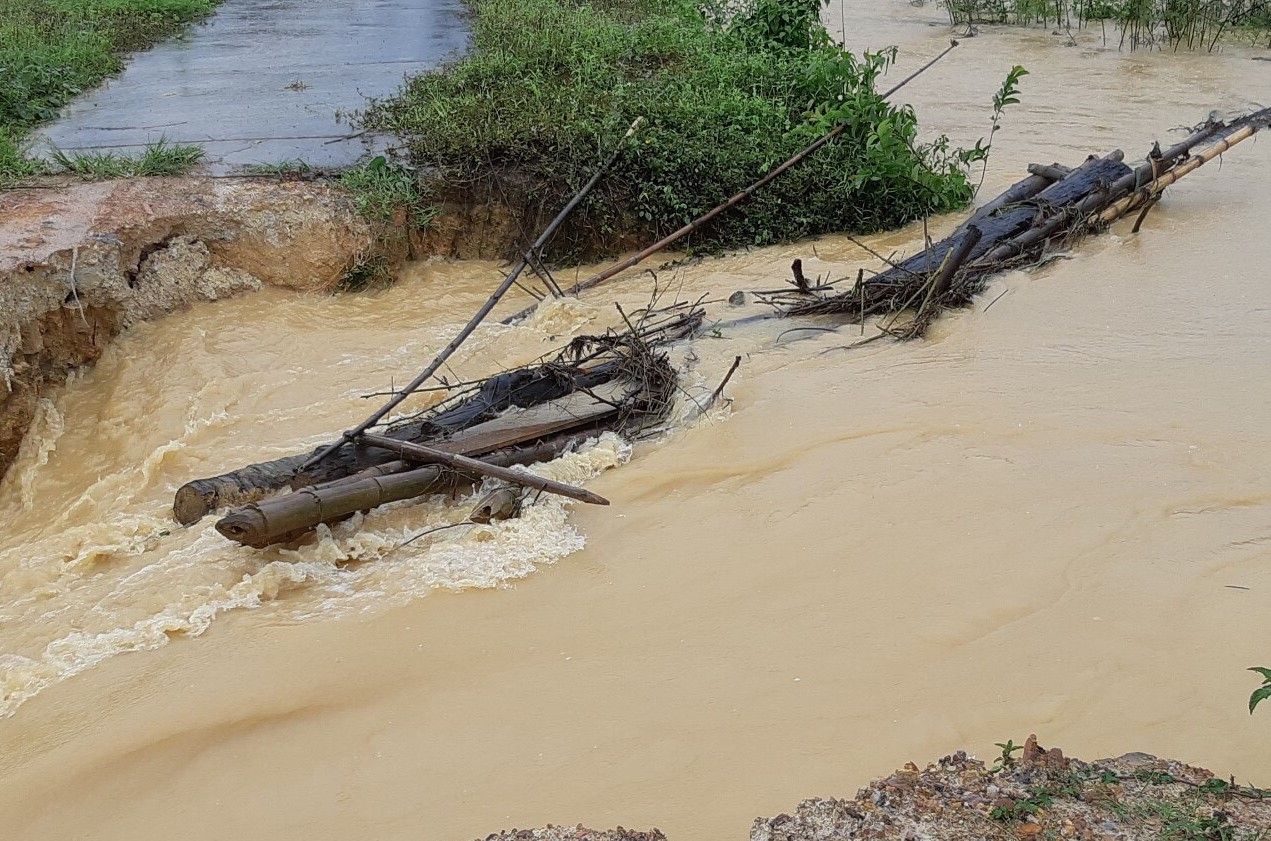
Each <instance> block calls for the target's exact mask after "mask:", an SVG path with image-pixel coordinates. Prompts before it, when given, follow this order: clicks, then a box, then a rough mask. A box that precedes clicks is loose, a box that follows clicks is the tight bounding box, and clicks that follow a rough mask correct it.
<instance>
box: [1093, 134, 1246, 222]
mask: <svg viewBox="0 0 1271 841" xmlns="http://www.w3.org/2000/svg"><path fill="white" fill-rule="evenodd" d="M1257 133H1258V126H1256V125H1248V126H1245V127H1244V128H1241V129H1238V130H1237V131H1235V132H1232V133H1231V134H1229V135H1227V136H1226V137H1224V138H1223V139H1221V140H1219V141H1218V142H1217V143H1215V144H1214V145H1212V146H1207V147H1205V148H1204V149H1202V150H1201V151H1199V152H1197V153H1196V154H1195V155H1193V156H1192V157H1190V158H1188V159H1187V160H1186V161H1184V162H1183V163H1181V164H1179V165H1178V166H1176V167H1174V168H1173V169H1171V170H1169V171H1168V172H1164V173H1162V174H1161V175H1160V176H1158V177H1157V178H1156V179H1155V180H1153V181H1152V182H1150V183H1148V184H1145V185H1144V186H1143V187H1142V188H1141V189H1138V190H1135V191H1134V192H1133V193H1131V194H1130V195H1128V196H1126V197H1125V198H1123V199H1120V200H1119V201H1116V202H1113V203H1112V204H1111V205H1109V206H1108V207H1106V208H1104V210H1103V211H1102V212H1101V213H1100V214H1099V215H1098V217H1096V218H1097V219H1098V221H1100V222H1102V223H1104V224H1107V223H1109V222H1114V221H1116V220H1117V219H1119V218H1121V217H1122V216H1124V215H1125V214H1127V213H1129V212H1130V211H1132V210H1134V209H1135V208H1137V207H1138V206H1140V205H1141V204H1143V202H1145V201H1148V200H1150V199H1152V198H1153V197H1155V196H1158V195H1160V193H1161V191H1162V190H1164V189H1165V188H1166V187H1168V186H1169V185H1171V184H1173V183H1174V182H1175V181H1177V180H1178V179H1180V178H1182V177H1183V176H1184V175H1187V174H1188V173H1189V172H1195V171H1196V170H1197V169H1200V168H1201V167H1202V166H1204V165H1205V164H1207V163H1209V162H1210V161H1212V160H1213V159H1214V158H1216V157H1218V156H1219V155H1221V154H1222V153H1223V152H1226V151H1227V150H1228V149H1230V148H1231V147H1232V146H1235V145H1236V144H1237V143H1240V142H1241V141H1243V140H1248V139H1249V138H1250V137H1253V136H1254V135H1255V134H1257Z"/></svg>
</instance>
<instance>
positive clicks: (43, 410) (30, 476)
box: [18, 397, 66, 511]
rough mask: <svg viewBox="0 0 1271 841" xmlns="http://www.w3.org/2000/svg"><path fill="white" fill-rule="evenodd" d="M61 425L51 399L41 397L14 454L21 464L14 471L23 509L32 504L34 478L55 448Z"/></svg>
mask: <svg viewBox="0 0 1271 841" xmlns="http://www.w3.org/2000/svg"><path fill="white" fill-rule="evenodd" d="M65 429H66V424H65V422H64V420H63V418H62V415H61V413H60V412H58V410H57V407H56V406H54V405H53V401H52V400H49V399H47V398H45V397H41V398H40V400H39V402H38V403H37V405H36V410H35V419H34V420H33V421H32V423H31V427H30V430H29V431H28V432H27V435H26V438H24V439H23V441H22V446H21V448H20V452H19V454H18V463H20V464H21V465H22V468H21V471H20V472H19V473H18V496H19V498H20V499H21V500H22V508H23V510H26V511H29V510H31V506H33V505H34V504H35V478H36V476H37V475H38V474H39V470H40V468H41V467H43V466H44V465H46V464H48V463H49V454H50V453H52V452H53V451H54V450H55V449H57V439H58V438H60V437H62V432H64V431H65Z"/></svg>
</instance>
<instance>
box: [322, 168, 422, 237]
mask: <svg viewBox="0 0 1271 841" xmlns="http://www.w3.org/2000/svg"><path fill="white" fill-rule="evenodd" d="M340 184H341V185H342V186H343V187H344V189H346V190H348V191H349V192H350V193H351V194H352V195H353V199H354V203H355V204H356V205H357V209H358V212H359V213H361V214H362V216H363V217H364V218H366V219H367V220H368V221H370V222H372V223H379V224H387V223H389V222H392V221H393V219H394V217H395V216H396V215H397V214H398V213H405V215H406V216H405V218H406V221H409V222H410V223H411V224H413V225H414V226H415V227H418V228H423V227H425V226H427V225H428V223H429V222H431V221H432V220H433V219H434V218H436V216H437V208H436V207H434V206H433V205H431V204H430V203H429V202H428V195H427V190H426V189H425V188H424V187H423V185H421V184H420V183H419V180H418V179H417V178H416V177H415V172H414V170H413V169H412V168H411V167H410V166H408V165H406V164H401V163H395V162H392V161H389V160H388V159H387V158H386V157H384V156H383V155H378V156H376V157H374V158H372V159H371V160H370V161H368V162H367V163H365V164H363V165H361V166H359V167H355V168H353V169H349V170H346V171H345V172H344V174H343V175H342V176H340Z"/></svg>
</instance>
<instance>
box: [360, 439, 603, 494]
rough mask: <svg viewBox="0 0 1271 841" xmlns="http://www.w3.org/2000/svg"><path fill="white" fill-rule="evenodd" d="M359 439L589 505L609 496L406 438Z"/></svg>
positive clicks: (408, 456) (416, 458) (409, 457)
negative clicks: (403, 439) (426, 445)
mask: <svg viewBox="0 0 1271 841" xmlns="http://www.w3.org/2000/svg"><path fill="white" fill-rule="evenodd" d="M361 439H362V440H363V441H365V442H366V443H367V444H370V445H371V446H373V447H381V448H383V449H385V450H388V451H389V452H392V453H396V454H397V455H399V456H401V457H402V458H404V459H406V460H407V461H417V462H422V463H424V464H442V465H445V466H447V467H452V468H454V469H455V470H462V471H465V472H470V473H479V474H480V475H482V476H489V477H491V478H494V479H502V480H503V481H505V482H510V483H512V484H514V485H520V486H521V487H525V488H535V489H537V490H541V491H547V492H548V493H554V494H558V495H560V496H564V497H569V498H570V499H576V500H578V501H579V502H587V503H590V504H592V505H608V504H609V500H607V499H605V498H604V497H603V496H600V495H599V494H594V493H592V492H591V491H588V490H585V489H583V488H576V487H574V486H573V485H566V484H564V483H563V482H556V481H553V480H551V479H544V478H543V477H542V476H535V475H534V474H532V473H523V472H521V471H518V470H509V469H508V468H506V467H497V466H495V465H492V464H486V463H485V462H481V461H477V460H476V459H474V458H468V457H467V456H461V455H455V454H454V453H446V452H442V451H441V450H437V449H433V448H432V447H425V446H423V445H422V444H411V443H409V442H406V441H397V440H395V439H393V438H385V437H384V436H383V435H373V434H372V433H370V432H364V433H362V436H361Z"/></svg>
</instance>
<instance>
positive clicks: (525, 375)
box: [172, 361, 618, 526]
mask: <svg viewBox="0 0 1271 841" xmlns="http://www.w3.org/2000/svg"><path fill="white" fill-rule="evenodd" d="M617 370H618V364H617V363H616V362H614V361H606V362H602V363H600V364H598V365H595V366H593V367H592V368H590V369H586V370H584V369H581V368H579V369H577V371H576V372H575V375H574V376H572V377H571V376H565V375H564V374H565V373H567V372H565V371H563V370H562V369H560V368H554V369H547V368H546V367H544V366H538V367H535V368H522V369H518V370H515V371H508V372H506V373H503V374H499V375H497V376H495V377H491V378H490V379H488V380H486V381H485V383H484V384H483V385H482V387H481V390H480V392H478V394H477V395H476V396H474V397H472V398H471V399H469V400H466V401H464V402H463V403H461V404H460V405H458V406H456V407H455V408H453V409H451V410H449V411H447V412H444V413H442V414H441V415H438V416H436V417H434V418H431V419H429V420H426V421H420V422H417V423H412V424H407V425H405V426H403V427H401V428H400V429H394V430H390V431H389V432H387V433H385V434H386V435H387V436H388V437H390V438H399V439H401V440H403V441H414V442H417V443H434V442H438V441H441V440H443V439H444V438H445V437H446V436H447V435H448V434H451V433H452V432H453V431H455V430H460V429H463V428H464V427H466V426H473V425H475V424H477V423H479V422H481V421H482V419H484V418H488V417H493V416H495V415H497V414H499V413H501V412H504V411H506V410H508V409H510V408H513V407H528V406H534V405H538V404H540V403H544V402H548V401H551V400H555V399H559V398H561V397H564V396H566V395H567V394H569V393H570V392H571V391H573V390H574V389H575V388H579V387H582V388H597V387H599V386H601V385H603V384H604V383H606V382H608V381H609V380H610V379H611V378H612V377H613V375H614V374H615V373H616V372H617ZM505 446H506V445H505ZM490 449H495V447H490ZM316 452H317V451H316V450H315V451H313V452H312V453H303V454H300V455H294V456H286V457H284V458H280V459H274V460H273V461H266V462H261V463H259V464H249V465H248V466H246V467H243V468H239V469H238V470H233V471H230V472H229V473H224V474H221V475H220V476H213V477H210V478H207V479H195V480H194V481H191V482H187V483H186V484H184V485H182V486H181V487H180V488H179V489H178V490H177V492H176V497H175V499H174V500H173V505H172V514H173V517H174V518H175V519H176V521H177V522H178V523H180V524H181V525H184V526H188V525H191V524H192V523H196V522H198V521H199V520H200V519H202V518H203V517H204V516H206V515H207V514H209V513H211V512H212V511H215V510H216V509H217V508H222V507H224V506H227V505H242V504H244V503H247V502H252V501H255V500H258V499H263V498H264V497H265V496H267V495H268V494H271V493H275V492H277V491H280V490H283V489H285V488H289V487H307V486H310V485H317V484H321V483H323V482H330V481H333V480H338V479H343V478H345V477H348V476H351V475H353V474H355V473H358V472H360V471H363V470H366V469H368V468H371V467H374V466H375V465H377V464H380V463H383V462H386V461H391V460H392V457H391V456H386V455H385V454H384V453H383V452H371V451H367V449H366V448H365V447H359V446H355V445H352V444H346V445H344V446H343V447H341V449H340V450H339V451H338V452H337V453H335V454H334V455H332V456H330V457H328V458H327V459H325V460H324V461H323V462H322V463H321V464H319V465H318V466H317V467H315V468H313V469H311V470H308V471H304V470H302V468H303V466H304V464H305V463H306V462H307V461H309V459H310V458H311V457H312V455H313V454H314V453H316ZM487 452H488V450H487Z"/></svg>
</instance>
